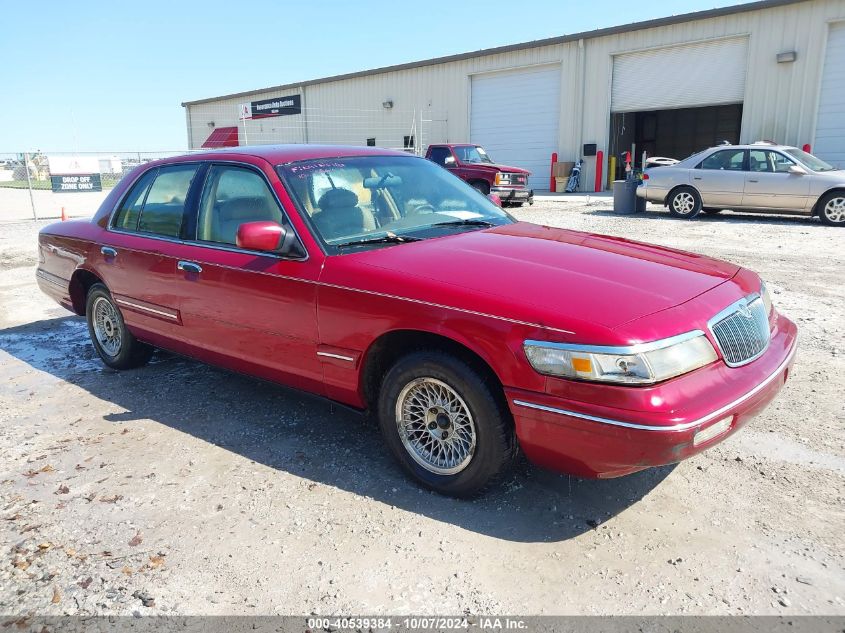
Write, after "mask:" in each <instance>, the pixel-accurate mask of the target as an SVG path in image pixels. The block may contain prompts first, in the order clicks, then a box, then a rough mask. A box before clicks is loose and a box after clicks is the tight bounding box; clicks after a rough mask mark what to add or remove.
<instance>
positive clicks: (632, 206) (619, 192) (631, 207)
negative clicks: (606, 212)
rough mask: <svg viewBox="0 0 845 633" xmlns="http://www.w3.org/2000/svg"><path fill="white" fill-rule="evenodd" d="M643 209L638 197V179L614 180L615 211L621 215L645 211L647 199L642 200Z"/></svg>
mask: <svg viewBox="0 0 845 633" xmlns="http://www.w3.org/2000/svg"><path fill="white" fill-rule="evenodd" d="M642 202H643V205H642V209H640V208H639V206H640V205H639V204H638V198H637V181H636V180H633V179H631V180H614V181H613V212H614V213H619V214H621V215H630V214H633V213H636V212H637V211H641V210H642V211H645V200H642Z"/></svg>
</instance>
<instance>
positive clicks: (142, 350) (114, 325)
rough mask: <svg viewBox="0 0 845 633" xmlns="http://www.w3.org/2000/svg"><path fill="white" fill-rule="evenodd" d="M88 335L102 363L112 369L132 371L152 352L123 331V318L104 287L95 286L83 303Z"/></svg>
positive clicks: (148, 357) (147, 359)
mask: <svg viewBox="0 0 845 633" xmlns="http://www.w3.org/2000/svg"><path fill="white" fill-rule="evenodd" d="M85 318H86V320H87V321H88V334H89V335H90V336H91V342H92V343H93V344H94V349H95V350H96V351H97V355H99V357H100V358H101V359H102V361H103V362H104V363H105V364H106V365H108V366H109V367H111V368H113V369H132V368H133V367H140V366H142V365H145V364H147V361H149V360H150V357H151V356H152V354H153V348H152V347H150V346H149V345H146V344H145V343H141V342H140V341H139V340H138V339H136V338H135V337H134V336H133V335H132V332H130V331H129V330H128V329H127V328H126V324H125V323H124V322H123V315H122V314H121V313H120V310H119V309H118V308H117V306H116V305H115V303H114V300H113V299H112V296H111V293H110V292H109V290H108V288H106V287H105V286H104V285H103V284H94V285H93V286H91V288H90V290H89V291H88V297H87V299H86V302H85Z"/></svg>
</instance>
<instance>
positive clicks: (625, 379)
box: [524, 330, 716, 385]
mask: <svg viewBox="0 0 845 633" xmlns="http://www.w3.org/2000/svg"><path fill="white" fill-rule="evenodd" d="M524 348H525V355H526V356H527V357H528V362H529V363H531V366H532V367H533V368H534V369H536V370H537V371H538V372H540V373H541V374H548V375H550V376H561V377H563V378H576V379H580V380H594V381H598V382H612V383H619V384H634V385H648V384H651V383H655V382H660V381H661V380H667V379H669V378H674V377H675V376H680V375H681V374H685V373H687V372H690V371H692V370H693V369H698V368H699V367H703V366H704V365H707V364H709V363H712V362H713V361H715V360H716V351H715V350H714V349H713V346H712V345H711V344H710V341H708V340H707V337H706V336H704V332H702V331H701V330H694V331H692V332H687V333H686V334H681V335H679V336H673V337H671V338H667V339H662V340H660V341H654V342H651V343H641V344H639V345H631V346H627V347H603V346H597V345H571V344H568V343H547V342H544V341H525V343H524Z"/></svg>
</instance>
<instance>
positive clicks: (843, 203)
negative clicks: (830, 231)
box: [824, 197, 845, 224]
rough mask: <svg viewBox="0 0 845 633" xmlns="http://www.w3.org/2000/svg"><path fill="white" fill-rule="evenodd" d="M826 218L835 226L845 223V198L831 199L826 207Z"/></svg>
mask: <svg viewBox="0 0 845 633" xmlns="http://www.w3.org/2000/svg"><path fill="white" fill-rule="evenodd" d="M824 215H825V217H826V218H827V219H828V220H830V222H833V223H835V224H842V223H845V197H836V198H831V199H830V200H828V201H827V204H825V205H824Z"/></svg>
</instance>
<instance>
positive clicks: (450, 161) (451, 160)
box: [443, 156, 458, 167]
mask: <svg viewBox="0 0 845 633" xmlns="http://www.w3.org/2000/svg"><path fill="white" fill-rule="evenodd" d="M457 164H458V163H457V161H456V160H455V157H454V156H447V157H446V158H445V159H444V160H443V165H444V166H445V167H454V166H455V165H457Z"/></svg>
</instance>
